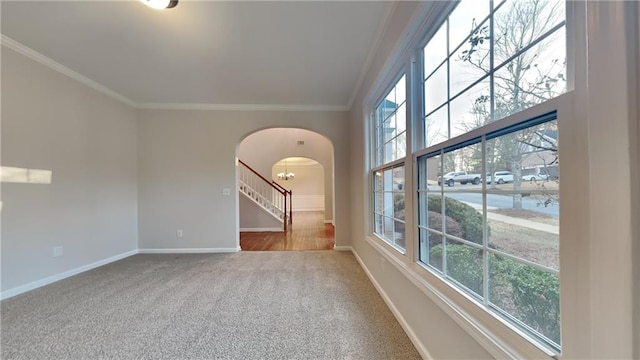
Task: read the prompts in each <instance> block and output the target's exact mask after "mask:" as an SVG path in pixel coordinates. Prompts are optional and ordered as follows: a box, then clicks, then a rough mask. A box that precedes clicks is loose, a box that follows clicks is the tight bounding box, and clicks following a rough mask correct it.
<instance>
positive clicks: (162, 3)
mask: <svg viewBox="0 0 640 360" xmlns="http://www.w3.org/2000/svg"><path fill="white" fill-rule="evenodd" d="M140 1H142V2H143V3H144V4H145V5H147V6H148V7H150V8H154V9H158V10H161V9H171V8H173V7H176V5H178V0H140Z"/></svg>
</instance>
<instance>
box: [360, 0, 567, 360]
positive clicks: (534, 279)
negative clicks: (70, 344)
mask: <svg viewBox="0 0 640 360" xmlns="http://www.w3.org/2000/svg"><path fill="white" fill-rule="evenodd" d="M443 4H444V3H440V4H439V5H434V6H441V9H442V11H443V12H444V11H445V9H448V10H447V11H448V14H447V15H446V16H443V17H441V18H440V19H441V20H440V21H441V25H440V26H439V27H437V29H433V28H425V29H423V31H424V35H425V38H423V39H424V40H422V42H420V43H418V42H417V41H416V43H412V44H410V45H408V46H409V47H410V48H413V49H416V50H415V51H413V52H411V51H408V52H411V56H407V57H405V58H404V59H403V61H404V64H403V65H404V66H403V68H404V69H411V70H410V72H407V75H406V77H407V78H406V79H405V76H404V75H403V76H402V77H401V78H400V80H398V81H397V82H395V81H392V82H390V83H389V84H386V86H385V87H384V89H385V90H384V91H383V90H381V89H382V88H383V86H384V85H382V84H381V86H380V88H379V89H380V90H379V92H380V93H379V94H378V95H377V97H374V96H376V95H374V94H372V95H371V98H370V99H371V102H369V106H370V107H369V110H370V113H371V114H372V119H373V121H372V129H374V131H373V134H372V135H373V136H372V145H373V146H372V149H371V150H372V154H373V157H372V166H371V170H372V172H371V178H372V181H373V183H372V192H373V201H372V214H373V220H372V228H373V233H374V234H376V235H377V237H379V238H381V239H382V240H384V241H385V242H386V243H388V244H391V245H392V246H394V247H395V248H397V249H400V250H403V251H400V252H401V253H403V254H404V255H403V254H399V253H398V254H395V255H394V256H397V257H398V258H400V259H403V261H404V262H405V263H407V264H408V263H413V265H415V263H416V261H417V264H418V265H419V266H414V267H412V269H416V270H415V271H418V273H417V274H418V276H422V277H423V278H424V279H430V280H433V279H434V275H435V276H436V278H439V279H440V280H442V281H439V282H438V284H437V286H441V287H442V289H447V290H446V291H451V294H453V295H451V296H452V302H451V303H452V304H455V303H457V304H465V305H464V306H465V309H466V310H468V307H466V306H467V305H468V304H469V303H471V304H473V305H472V306H473V309H474V310H473V311H474V312H477V313H478V314H482V315H479V316H480V317H482V318H483V319H485V320H482V321H486V322H487V323H491V324H498V325H495V327H494V328H495V329H497V328H499V329H500V330H499V331H502V329H505V328H509V327H510V328H511V329H514V330H515V331H516V332H518V333H520V334H523V333H526V334H527V336H526V337H525V338H526V339H528V340H530V339H536V340H535V341H533V343H534V344H535V345H536V347H537V348H538V349H541V348H544V351H545V353H547V354H549V353H559V351H560V345H561V336H560V334H561V331H560V325H561V323H560V286H559V276H560V264H559V262H560V261H559V258H560V254H559V248H560V247H559V243H560V239H559V217H560V211H559V205H560V201H559V200H560V199H559V174H560V173H559V161H558V159H559V152H558V143H559V138H558V121H562V119H561V118H560V119H558V113H559V107H558V104H560V103H562V104H564V103H563V102H558V100H559V99H555V100H554V98H557V97H559V96H560V95H561V94H563V93H564V92H566V91H567V78H568V76H567V61H566V59H567V55H566V54H567V49H566V34H565V33H566V31H565V22H566V21H565V19H566V9H565V7H566V4H565V1H562V0H495V1H490V0H462V1H460V2H458V3H457V4H451V3H447V4H445V5H443ZM443 15H444V14H443ZM427 26H428V25H427ZM434 30H435V31H434ZM416 39H419V37H417V38H416ZM414 59H421V60H422V61H418V62H417V63H415V62H414V61H413V60H414ZM396 68H397V66H396ZM407 71H409V70H407ZM396 79H398V78H396ZM407 81H408V82H409V83H410V84H412V85H411V86H406V83H407ZM414 84H415V85H414ZM389 89H390V90H389ZM405 89H408V90H405ZM406 91H408V93H406V94H405V92H406ZM407 99H409V100H411V101H409V102H408V104H411V106H412V109H409V110H410V111H408V110H407V102H406V100H407ZM543 103H544V104H543ZM541 104H542V105H541ZM407 114H411V115H413V114H415V115H416V118H415V119H414V118H410V119H409V121H407ZM407 125H409V126H407ZM406 139H411V140H412V144H415V145H411V146H407V142H406ZM407 155H408V156H407ZM409 159H410V160H413V161H409ZM407 187H408V189H407ZM413 195H416V196H415V197H414V196H413ZM405 200H407V203H408V204H413V206H406V207H405ZM405 221H406V222H405ZM406 224H410V226H409V227H406V228H405V225H406ZM372 241H373V240H372ZM376 241H377V240H376ZM412 271H413V270H412ZM453 289H456V290H453ZM469 298H470V299H471V300H472V301H470V302H468V300H464V299H469ZM476 304H479V305H480V307H478V306H476ZM486 319H491V320H486ZM492 326H494V325H492Z"/></svg>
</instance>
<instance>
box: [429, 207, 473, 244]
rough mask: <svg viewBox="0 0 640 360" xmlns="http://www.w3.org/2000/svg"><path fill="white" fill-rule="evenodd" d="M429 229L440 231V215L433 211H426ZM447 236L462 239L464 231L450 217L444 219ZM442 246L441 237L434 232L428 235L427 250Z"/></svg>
mask: <svg viewBox="0 0 640 360" xmlns="http://www.w3.org/2000/svg"><path fill="white" fill-rule="evenodd" d="M427 216H428V219H429V227H430V228H431V229H436V230H442V214H440V213H439V212H435V211H428V213H427ZM446 227H447V235H453V236H456V237H459V238H463V239H464V231H463V230H462V226H460V223H458V222H457V221H455V220H453V219H452V218H451V217H450V216H447V217H446ZM439 244H442V235H439V234H436V233H434V232H430V233H429V248H432V247H434V246H436V245H439Z"/></svg>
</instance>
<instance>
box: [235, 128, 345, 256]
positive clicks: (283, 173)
mask: <svg viewBox="0 0 640 360" xmlns="http://www.w3.org/2000/svg"><path fill="white" fill-rule="evenodd" d="M237 154H238V159H239V160H240V162H239V165H238V167H239V183H240V184H239V185H240V189H241V191H240V194H239V207H238V211H239V214H238V217H239V223H240V236H239V237H240V247H241V248H242V250H262V251H264V250H322V249H333V248H334V247H335V235H334V234H335V232H334V228H333V214H334V183H333V182H334V175H333V171H334V163H333V160H334V158H333V145H332V143H331V141H330V140H328V139H327V138H326V137H324V136H322V135H320V134H318V133H315V132H313V131H309V130H304V129H292V128H271V129H265V130H260V131H257V132H254V133H252V134H250V135H248V136H247V137H246V138H244V140H242V142H241V143H240V144H239V146H238V152H237ZM245 165H246V166H249V167H251V169H252V171H255V173H258V174H259V177H263V178H264V179H265V180H266V181H268V182H270V183H272V184H273V185H274V186H275V187H278V188H282V189H286V190H287V191H291V197H290V199H291V203H290V204H288V208H287V210H291V209H293V214H291V215H292V216H291V219H292V220H293V221H292V223H291V224H289V226H288V227H287V230H286V231H285V230H284V226H283V225H284V222H283V221H280V223H279V224H278V223H277V222H275V220H274V217H276V216H277V215H276V216H271V218H269V216H267V215H266V214H265V213H266V209H265V208H268V207H269V206H268V205H267V206H262V207H260V206H258V205H257V204H256V201H253V200H252V199H251V197H250V196H247V194H246V191H245V192H244V193H243V190H246V184H245V183H244V180H243V179H242V176H243V175H242V174H241V172H242V171H246V170H244V169H243V167H245ZM274 191H275V192H276V193H277V190H274ZM283 217H284V216H283Z"/></svg>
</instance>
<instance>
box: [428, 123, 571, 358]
mask: <svg viewBox="0 0 640 360" xmlns="http://www.w3.org/2000/svg"><path fill="white" fill-rule="evenodd" d="M557 133H558V132H557V124H556V121H555V114H549V115H546V116H542V117H540V118H537V119H535V120H532V121H528V122H524V123H520V124H517V125H514V126H513V127H509V128H507V129H502V130H500V131H497V132H493V133H488V134H486V135H483V136H482V137H480V138H476V139H472V140H470V141H467V142H465V143H464V144H460V145H457V146H454V147H451V148H443V149H440V150H438V151H436V152H434V153H431V154H426V155H423V156H420V157H418V162H417V163H418V204H419V205H418V214H419V220H418V229H419V256H418V258H419V261H420V262H421V263H423V264H425V265H427V266H428V267H429V268H431V269H432V270H434V271H435V272H436V273H438V274H441V276H443V277H444V278H445V279H447V280H448V281H450V282H451V283H452V284H454V285H456V286H458V287H459V288H461V289H463V290H464V291H465V292H467V293H468V294H469V295H471V296H473V297H475V298H477V299H478V300H479V301H480V302H481V303H482V304H484V305H485V307H486V308H487V309H488V310H490V311H493V312H494V313H496V314H498V315H501V316H503V317H504V318H506V319H507V320H508V321H511V322H512V323H513V324H514V325H516V326H519V327H521V328H522V329H524V330H526V331H529V332H531V333H532V334H535V335H536V336H538V337H540V338H541V340H543V341H544V342H546V343H547V344H548V345H550V346H552V347H554V348H558V347H559V345H560V302H559V301H560V298H559V293H560V289H559V281H558V274H559V256H558V255H559V253H558V246H559V237H558V234H559V231H558V230H559V197H558V185H559V177H558V152H557V145H558V141H557ZM505 169H508V170H505ZM461 170H462V171H461ZM442 174H444V175H442ZM477 179H482V181H481V182H477Z"/></svg>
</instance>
